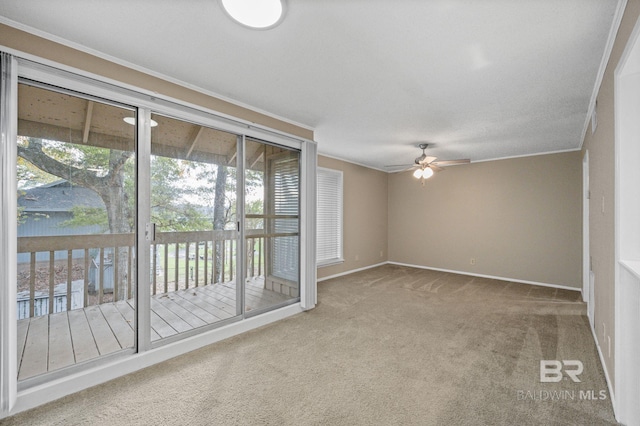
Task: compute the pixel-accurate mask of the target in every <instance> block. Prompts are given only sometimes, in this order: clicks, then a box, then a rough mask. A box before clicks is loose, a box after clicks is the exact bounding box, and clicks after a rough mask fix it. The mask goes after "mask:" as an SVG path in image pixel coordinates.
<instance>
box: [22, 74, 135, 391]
mask: <svg viewBox="0 0 640 426" xmlns="http://www.w3.org/2000/svg"><path fill="white" fill-rule="evenodd" d="M134 114H135V112H134V110H133V109H131V108H127V107H124V106H122V105H117V104H114V103H106V102H104V101H101V100H98V99H95V98H91V97H81V96H78V95H76V94H73V93H71V92H67V91H63V90H60V89H53V88H48V87H45V86H41V85H38V84H33V83H21V84H19V86H18V138H17V141H16V144H17V158H16V172H17V175H16V180H17V189H18V193H17V197H18V199H17V204H18V217H17V236H18V241H17V248H18V253H17V277H16V286H17V289H16V291H17V300H16V302H15V303H17V321H18V323H17V331H18V333H17V353H18V379H19V380H28V379H30V378H33V377H36V376H38V375H41V374H44V373H48V372H55V371H57V370H59V369H61V368H64V367H69V366H73V365H76V364H80V363H86V362H89V361H91V360H94V359H96V358H98V357H104V356H107V355H110V354H113V353H116V352H120V351H124V350H127V349H129V350H131V349H133V348H134V345H135V316H136V313H135V309H136V304H135V299H134V298H135V292H136V282H135V277H136V271H135V242H134V241H135V239H134V233H135V211H136V197H135V187H136V175H135V163H136V154H135V152H136V150H135V128H134V127H133V126H131V125H129V124H127V123H126V122H125V121H124V119H125V118H127V117H131V118H133V116H134Z"/></svg>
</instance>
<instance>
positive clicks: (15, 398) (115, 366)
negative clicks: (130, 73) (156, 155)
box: [0, 59, 317, 418]
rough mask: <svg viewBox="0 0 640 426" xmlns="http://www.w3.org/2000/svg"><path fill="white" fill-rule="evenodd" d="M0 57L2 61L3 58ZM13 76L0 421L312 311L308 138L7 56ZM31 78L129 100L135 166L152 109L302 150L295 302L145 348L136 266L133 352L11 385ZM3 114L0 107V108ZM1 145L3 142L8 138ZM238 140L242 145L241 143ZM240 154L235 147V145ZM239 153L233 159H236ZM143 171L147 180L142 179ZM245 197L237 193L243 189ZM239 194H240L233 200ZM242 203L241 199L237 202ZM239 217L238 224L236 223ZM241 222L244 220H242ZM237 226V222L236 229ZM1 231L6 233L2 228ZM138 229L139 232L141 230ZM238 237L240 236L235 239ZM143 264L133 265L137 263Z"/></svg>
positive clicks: (145, 148) (144, 246)
mask: <svg viewBox="0 0 640 426" xmlns="http://www.w3.org/2000/svg"><path fill="white" fill-rule="evenodd" d="M3 62H4V61H3ZM11 69H12V70H13V73H12V80H11V81H10V82H9V83H8V87H9V88H10V89H11V96H9V97H8V98H7V97H6V96H5V97H4V99H5V101H8V103H9V106H8V107H7V108H6V110H5V109H4V108H3V114H5V113H6V115H7V116H8V118H7V122H8V124H7V123H5V125H4V127H3V129H2V131H3V132H2V136H3V146H2V164H1V165H0V167H1V169H0V179H1V181H0V188H1V189H2V193H3V203H2V210H0V211H1V215H0V222H1V223H0V225H1V226H2V230H3V232H2V236H1V237H0V242H1V243H2V253H1V259H0V262H2V263H0V265H1V266H3V267H2V270H1V271H0V292H1V295H2V300H3V302H2V303H3V306H1V307H0V308H1V309H0V312H1V313H0V338H1V341H0V345H1V346H0V348H1V351H2V363H1V365H0V373H1V375H2V388H1V390H2V393H1V394H0V404H1V405H0V418H2V417H6V416H8V415H11V414H15V413H17V412H20V411H23V410H25V409H29V408H32V407H35V406H38V405H41V404H44V403H46V402H48V401H52V400H54V399H57V398H60V397H62V396H65V395H68V394H70V393H73V392H77V391H79V390H82V389H85V388H88V387H91V386H95V385H97V384H100V383H103V382H105V381H108V380H111V379H113V378H116V377H119V376H122V375H125V374H128V373H130V372H133V371H136V370H139V369H141V368H144V367H147V366H150V365H153V364H156V363H158V362H161V361H164V360H167V359H170V358H173V357H175V356H178V355H181V354H184V353H186V352H189V351H192V350H195V349H198V348H201V347H203V346H206V345H208V344H211V343H214V342H217V341H220V340H223V339H226V338H228V337H231V336H234V335H237V334H240V333H243V332H245V331H248V330H251V329H253V328H256V327H260V326H263V325H265V324H269V323H271V322H274V321H277V320H279V319H282V318H285V317H288V316H291V315H294V314H296V313H300V312H302V311H304V310H307V309H311V308H313V307H314V306H315V303H316V279H315V277H316V269H315V264H316V262H315V220H314V216H315V203H316V199H315V173H316V171H315V165H316V162H317V160H316V158H317V149H316V145H315V143H314V142H313V141H309V140H304V139H300V138H297V137H293V136H290V135H286V134H282V133H280V132H276V131H272V130H270V129H266V128H261V127H258V126H255V125H253V124H250V123H244V122H242V121H235V120H232V119H230V118H228V117H223V116H220V115H217V114H216V112H215V111H209V110H205V109H203V108H199V107H198V108H194V106H193V105H186V104H183V103H181V102H179V101H176V100H170V99H162V98H160V97H159V96H155V95H154V96H152V95H149V94H145V93H143V92H142V91H140V92H137V91H133V90H131V88H126V89H125V88H122V87H119V86H117V85H114V84H113V83H112V82H107V81H104V80H103V79H101V78H100V77H99V76H95V75H89V74H87V73H85V72H82V71H78V72H77V73H69V72H68V71H61V70H59V69H57V68H52V67H50V66H49V65H42V64H39V63H37V62H33V61H30V60H24V59H15V60H12V61H11ZM18 75H19V76H20V77H21V78H26V79H31V80H34V81H39V82H43V83H46V84H51V85H54V86H59V87H64V88H67V89H70V90H75V91H78V92H81V93H87V94H90V95H92V96H98V97H102V98H104V99H107V100H112V101H115V102H120V103H124V104H128V105H131V106H134V107H137V108H138V123H139V126H138V128H139V130H138V132H139V133H138V154H137V155H138V163H139V164H142V163H143V162H146V163H145V164H147V163H148V159H149V156H150V128H149V120H150V116H151V111H152V110H153V111H154V112H160V113H167V114H169V115H171V116H173V117H175V118H183V119H185V120H188V121H191V122H198V123H201V124H202V125H206V126H210V127H214V128H217V129H220V130H225V131H228V132H232V133H235V134H238V135H244V136H245V137H254V138H258V139H262V140H265V141H269V142H272V143H276V144H279V145H282V146H285V147H288V148H292V149H296V150H300V151H301V158H302V162H301V163H302V165H303V166H302V176H301V179H302V182H301V183H302V185H301V197H300V204H301V219H300V228H301V229H300V231H301V233H300V242H301V244H300V250H301V277H300V278H301V283H300V286H301V288H300V290H301V300H300V302H299V303H295V304H292V305H289V306H285V307H282V308H280V309H276V310H274V311H270V312H266V313H264V314H262V315H258V316H254V317H251V318H247V319H245V320H243V321H237V322H234V323H230V324H225V325H223V326H221V327H219V328H216V329H212V330H208V331H205V332H203V333H200V334H197V335H192V336H187V337H185V338H184V339H182V340H179V341H173V342H169V343H167V344H166V345H163V346H160V347H157V348H151V345H150V338H149V335H148V329H149V324H150V318H149V297H148V293H149V287H148V286H147V285H144V283H146V282H148V280H149V277H148V276H146V275H148V274H147V271H146V268H144V267H138V268H137V277H138V294H137V300H138V302H137V303H138V315H137V327H136V328H137V330H138V341H137V353H134V354H128V355H127V356H126V357H118V358H109V359H105V360H103V361H102V362H96V363H95V364H92V365H91V366H90V367H89V368H87V369H85V370H82V371H78V372H74V373H73V374H70V375H65V376H63V377H56V378H55V379H52V380H51V381H48V382H46V383H42V384H39V385H37V386H32V387H28V388H26V389H24V390H21V391H18V390H17V359H16V358H17V355H16V320H15V303H13V301H15V299H16V294H15V293H16V288H15V284H14V279H15V274H16V269H15V268H16V266H15V265H16V223H15V217H16V199H15V193H16V185H17V183H16V178H15V158H16V152H15V143H13V141H15V139H16V137H17V136H16V134H17V129H16V124H17V94H16V92H17V90H16V89H17V76H18ZM5 111H6V112H5ZM7 142H8V143H7ZM243 143H244V141H243V142H242V144H243ZM240 149H241V151H242V147H240ZM240 154H242V152H239V155H238V157H239V158H243V156H242V155H240ZM138 173H139V176H138V185H139V187H138V191H139V192H140V193H143V194H149V187H148V181H149V179H147V178H148V173H149V171H148V168H147V169H146V170H145V168H144V167H142V168H140V166H139V169H138ZM145 176H146V177H145ZM242 196H244V193H243V194H242ZM138 199H139V200H140V201H139V205H138V213H137V219H136V220H137V226H136V228H137V230H138V237H137V250H138V254H137V255H138V260H139V261H140V262H145V261H146V262H147V263H148V262H149V259H146V260H145V258H147V257H149V245H150V241H148V239H147V238H146V236H145V232H144V230H145V229H146V226H147V223H148V221H149V219H148V218H149V216H150V215H149V210H150V200H147V199H146V196H145V199H144V200H143V199H142V198H140V196H138ZM241 200H242V197H239V202H240V201H241ZM240 205H241V206H242V203H240ZM241 222H242V221H241ZM241 225H243V224H241ZM241 228H242V226H241ZM5 231H6V232H5ZM140 231H142V232H140ZM241 240H242V239H241ZM143 264H144V263H140V265H143Z"/></svg>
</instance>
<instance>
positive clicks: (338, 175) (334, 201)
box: [316, 167, 344, 266]
mask: <svg viewBox="0 0 640 426" xmlns="http://www.w3.org/2000/svg"><path fill="white" fill-rule="evenodd" d="M317 197H318V203H317V207H316V209H317V217H316V224H317V236H316V239H317V246H316V247H317V248H316V251H317V253H316V254H317V264H318V266H326V265H331V264H334V263H339V262H344V258H343V257H342V172H341V171H339V170H331V169H325V168H322V167H318V176H317Z"/></svg>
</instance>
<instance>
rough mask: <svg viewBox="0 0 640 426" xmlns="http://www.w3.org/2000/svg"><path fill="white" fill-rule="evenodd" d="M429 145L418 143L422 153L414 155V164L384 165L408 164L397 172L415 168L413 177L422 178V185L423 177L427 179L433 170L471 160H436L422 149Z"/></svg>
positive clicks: (402, 165) (436, 170)
mask: <svg viewBox="0 0 640 426" xmlns="http://www.w3.org/2000/svg"><path fill="white" fill-rule="evenodd" d="M428 146H429V144H427V143H421V144H420V145H418V148H420V149H421V150H422V155H421V156H419V157H416V159H415V160H414V164H412V165H410V166H409V165H408V164H396V165H390V166H385V167H406V166H409V167H407V168H405V169H402V170H398V172H404V171H407V170H411V169H414V168H415V171H414V172H413V177H415V178H416V179H421V180H422V184H423V185H424V179H428V178H430V177H431V176H433V173H434V172H439V171H442V170H444V168H443V167H446V166H453V165H456V164H469V163H470V162H471V160H469V159H468V158H466V159H463V160H440V161H438V157H432V156H429V155H427V154H426V153H425V152H424V151H425V149H427V147H428Z"/></svg>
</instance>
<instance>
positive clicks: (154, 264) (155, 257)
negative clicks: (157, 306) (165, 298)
mask: <svg viewBox="0 0 640 426" xmlns="http://www.w3.org/2000/svg"><path fill="white" fill-rule="evenodd" d="M151 244H152V245H151V247H153V260H152V261H151V264H152V266H151V268H152V270H153V272H152V274H153V291H152V292H151V294H153V295H154V296H155V294H156V292H157V289H158V274H157V271H158V245H157V244H156V243H155V242H153V243H151Z"/></svg>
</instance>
